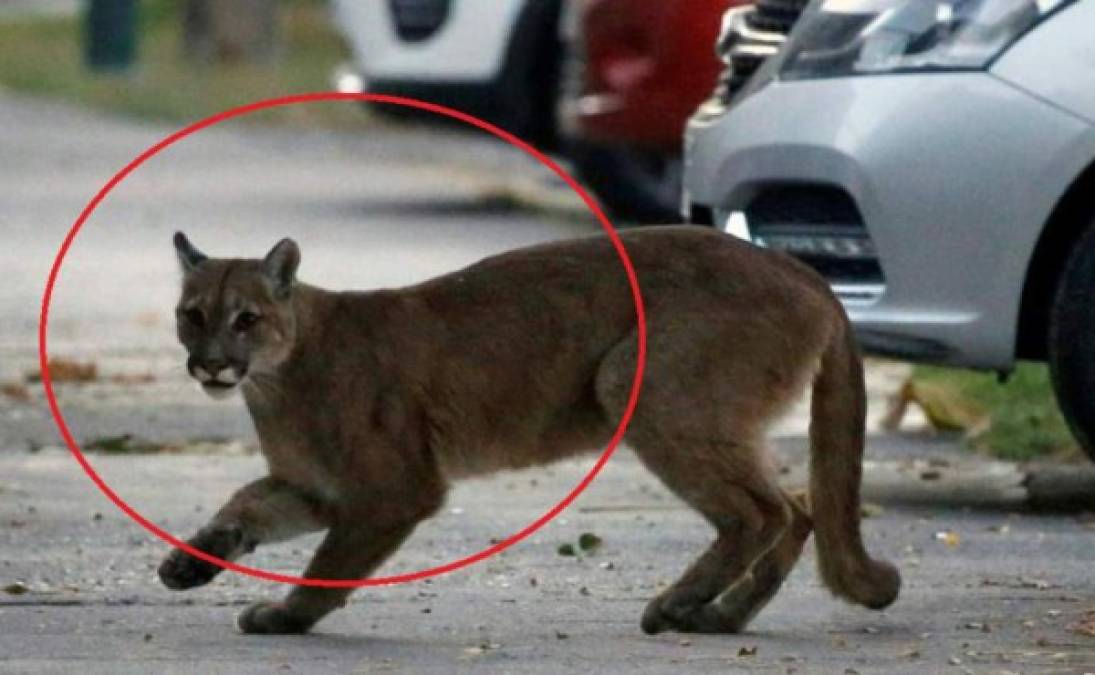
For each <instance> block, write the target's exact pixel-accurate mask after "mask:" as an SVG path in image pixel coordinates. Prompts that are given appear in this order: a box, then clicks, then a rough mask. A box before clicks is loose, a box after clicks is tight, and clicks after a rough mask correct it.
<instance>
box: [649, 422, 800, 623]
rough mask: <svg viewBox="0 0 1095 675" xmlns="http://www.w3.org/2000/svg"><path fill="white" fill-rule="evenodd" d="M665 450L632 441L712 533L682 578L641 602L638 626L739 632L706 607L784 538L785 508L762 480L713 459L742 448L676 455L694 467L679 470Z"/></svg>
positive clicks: (746, 577)
mask: <svg viewBox="0 0 1095 675" xmlns="http://www.w3.org/2000/svg"><path fill="white" fill-rule="evenodd" d="M664 447H666V446H661V447H658V448H655V449H651V448H650V447H649V446H647V445H646V444H645V443H641V442H638V443H636V452H637V453H638V454H639V456H640V457H641V458H642V459H643V461H644V463H646V464H647V465H648V466H649V467H650V468H651V469H652V470H653V471H654V472H655V473H657V474H658V475H659V477H660V478H661V479H662V481H663V482H664V483H665V484H666V485H667V486H668V487H669V488H670V489H671V490H672V491H673V492H674V493H676V494H677V495H678V496H679V497H681V499H683V500H684V501H685V502H687V503H688V504H689V505H690V506H692V507H693V508H695V509H696V510H697V511H699V512H700V513H701V514H702V515H703V516H704V518H706V519H707V521H708V522H709V523H711V525H712V526H713V527H714V528H715V531H716V536H715V541H714V542H713V543H712V544H711V545H710V546H709V547H708V549H707V550H706V551H705V552H704V553H703V554H702V555H701V556H700V557H699V558H698V559H696V561H695V562H694V563H692V565H691V566H690V567H689V568H688V569H687V571H685V573H684V574H683V575H682V576H681V577H680V579H678V580H677V581H676V582H675V583H674V584H673V585H672V586H670V587H669V588H668V589H666V590H665V591H664V592H663V593H662V594H661V595H659V596H658V597H656V598H654V599H653V600H652V601H651V602H650V603H649V604H648V605H647V608H646V610H645V612H644V613H643V618H642V624H641V625H642V628H643V630H644V631H646V632H647V633H658V632H661V631H664V630H678V631H683V632H700V633H723V632H736V631H737V630H740V627H738V626H734V625H731V623H729V622H727V621H726V620H725V618H724V616H723V615H722V614H721V613H719V612H712V611H710V607H711V606H712V603H713V601H715V598H717V597H718V596H719V595H720V594H722V593H723V592H724V591H725V590H726V589H727V588H729V587H731V586H733V585H735V584H746V583H750V582H751V581H752V580H751V579H750V574H749V573H750V570H751V569H752V568H753V566H754V564H755V563H756V562H757V561H758V560H761V559H762V556H766V555H768V554H769V551H770V549H772V548H773V546H775V545H776V544H777V542H778V541H779V540H780V539H781V538H782V537H784V532H785V531H786V530H787V527H788V524H789V523H790V522H791V518H792V516H791V512H790V508H789V507H788V505H787V503H786V501H785V500H784V499H783V498H782V495H781V494H780V492H779V490H778V489H777V488H775V487H774V486H772V485H771V484H770V483H769V482H768V481H767V480H764V479H763V478H762V479H760V480H754V479H752V478H751V474H750V473H749V472H744V471H739V470H737V469H738V467H735V466H734V465H735V462H734V461H732V460H730V461H719V460H718V459H713V458H718V457H726V456H728V455H734V454H737V453H739V452H745V453H748V452H750V451H749V450H748V449H744V448H741V447H735V446H732V445H729V444H712V445H708V446H706V447H705V448H704V449H703V450H704V451H703V452H702V453H698V454H699V455H700V456H701V457H703V459H700V460H696V458H695V456H693V457H691V458H681V461H683V462H684V463H691V462H695V464H693V465H692V466H690V467H686V468H685V469H684V470H683V471H681V470H678V468H679V467H677V466H674V462H672V461H670V462H668V463H667V462H666V459H667V458H669V457H673V456H676V457H680V453H677V452H673V451H672V450H670V451H669V452H665V451H664V450H663V448H664ZM676 447H678V448H679V447H681V446H680V445H677V446H676ZM693 447H695V446H693ZM667 464H668V465H667ZM773 593H774V589H773Z"/></svg>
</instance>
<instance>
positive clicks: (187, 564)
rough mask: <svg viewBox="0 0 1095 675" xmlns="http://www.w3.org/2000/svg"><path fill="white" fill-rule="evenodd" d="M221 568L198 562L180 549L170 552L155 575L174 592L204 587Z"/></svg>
mask: <svg viewBox="0 0 1095 675" xmlns="http://www.w3.org/2000/svg"><path fill="white" fill-rule="evenodd" d="M220 571H221V568H220V567H218V566H216V565H214V564H213V563H209V562H206V561H204V560H199V559H198V558H195V557H194V556H192V555H190V554H189V553H186V552H184V551H182V550H180V549H175V550H174V551H172V552H171V553H170V554H169V555H168V556H167V557H166V558H165V559H164V561H163V562H162V563H160V569H159V570H157V573H158V574H159V575H160V581H162V582H163V585H164V586H167V587H168V588H170V589H171V590H174V591H184V590H186V589H188V588H196V587H198V586H204V585H205V584H207V583H209V582H210V581H212V580H213V577H215V576H217V574H219V573H220Z"/></svg>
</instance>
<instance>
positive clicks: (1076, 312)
mask: <svg viewBox="0 0 1095 675" xmlns="http://www.w3.org/2000/svg"><path fill="white" fill-rule="evenodd" d="M720 44H722V42H720ZM727 98H728V97H720V96H719V95H716V96H715V97H714V98H713V99H712V100H711V101H709V102H708V103H706V104H705V105H704V106H703V107H701V109H700V110H699V111H698V112H697V113H696V114H695V116H694V117H693V118H692V119H691V121H690V122H689V124H688V128H687V131H686V140H685V153H686V168H685V179H684V183H685V193H684V200H683V201H684V204H683V209H684V212H685V215H686V217H688V218H689V219H690V220H691V221H692V222H697V223H709V224H713V225H716V226H718V227H722V228H726V229H728V230H730V231H731V232H733V233H735V234H737V235H739V236H742V237H745V238H749V239H751V240H752V241H754V242H755V243H757V244H759V245H762V246H768V247H771V248H778V249H783V250H785V251H788V252H790V253H792V254H794V255H796V256H799V257H800V258H802V259H803V260H805V261H806V262H808V263H810V264H811V265H813V266H814V267H815V268H817V269H818V270H820V271H821V273H822V274H824V275H825V276H826V277H828V278H829V279H830V281H831V283H832V285H833V287H834V289H835V290H836V291H837V293H838V294H839V295H840V297H841V298H842V299H843V301H844V303H845V306H846V307H847V309H848V312H849V314H850V316H851V318H852V320H853V321H854V323H855V324H856V327H857V330H858V333H859V336H860V338H861V343H862V344H863V346H864V347H865V349H867V350H868V351H871V352H875V353H881V354H886V355H892V356H897V357H901V358H908V359H912V360H919V361H927V362H934V363H941V364H948V365H959V366H971V367H976V368H982V369H993V370H997V371H999V372H1001V373H1006V372H1008V371H1009V370H1010V369H1011V368H1012V367H1013V365H1014V363H1015V361H1016V360H1017V359H1035V360H1042V359H1047V360H1048V361H1049V363H1050V367H1051V371H1052V375H1053V379H1054V384H1055V386H1056V389H1057V394H1058V399H1059V401H1060V403H1061V407H1062V409H1063V411H1064V413H1065V416H1066V418H1067V419H1068V420H1069V423H1070V424H1071V426H1072V427H1073V431H1074V432H1075V433H1076V435H1077V437H1078V439H1079V441H1080V443H1081V445H1083V447H1084V448H1085V449H1086V450H1087V452H1088V453H1089V454H1092V456H1093V457H1095V454H1093V453H1095V394H1093V392H1095V0H1075V1H1072V2H1069V1H1068V0H940V1H934V0H826V1H825V2H819V1H817V0H815V2H813V3H811V4H810V5H809V6H808V7H807V8H806V9H805V11H804V12H803V13H802V15H801V17H800V18H799V19H798V21H797V23H796V24H795V27H794V29H793V30H792V32H791V34H790V36H789V37H788V38H787V41H786V43H784V45H783V47H782V48H781V49H779V51H778V52H777V53H776V54H775V55H774V56H771V57H769V58H768V59H767V60H766V61H765V62H764V63H763V65H761V66H760V68H759V70H758V71H757V73H756V75H754V77H753V78H752V79H751V81H750V82H749V84H748V85H746V87H745V88H744V89H743V90H741V91H740V92H739V93H737V94H736V95H735V96H734V97H732V98H729V100H727Z"/></svg>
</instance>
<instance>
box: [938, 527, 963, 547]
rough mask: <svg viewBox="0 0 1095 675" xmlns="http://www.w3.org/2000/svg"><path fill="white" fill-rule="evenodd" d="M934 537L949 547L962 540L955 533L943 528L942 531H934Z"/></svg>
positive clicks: (956, 544)
mask: <svg viewBox="0 0 1095 675" xmlns="http://www.w3.org/2000/svg"><path fill="white" fill-rule="evenodd" d="M935 539H936V541H941V542H943V543H944V544H946V545H947V546H948V547H950V548H954V547H956V546H958V544H959V543H960V542H961V541H962V539H961V537H959V536H958V534H957V533H955V532H950V531H947V530H944V531H942V532H936V533H935Z"/></svg>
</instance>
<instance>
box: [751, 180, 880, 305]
mask: <svg viewBox="0 0 1095 675" xmlns="http://www.w3.org/2000/svg"><path fill="white" fill-rule="evenodd" d="M745 218H746V220H747V222H748V224H749V233H750V235H751V236H752V239H753V241H754V242H755V243H756V244H758V245H760V246H764V247H766V248H771V249H776V250H781V251H785V252H787V253H790V254H791V255H793V256H795V257H796V258H799V259H801V260H802V261H803V262H805V263H806V264H808V265H810V266H811V267H813V268H814V269H816V270H817V271H818V272H820V273H821V274H822V275H824V276H825V277H826V278H827V279H828V280H829V281H830V282H831V283H833V284H882V283H883V282H884V280H883V276H882V267H881V266H880V265H879V262H878V255H877V253H876V251H875V246H874V242H873V241H872V240H871V237H870V234H869V233H868V232H867V228H866V227H865V226H864V224H863V217H862V216H861V215H860V213H859V209H858V207H856V204H855V202H854V201H853V200H852V198H851V196H850V195H848V193H847V192H845V191H844V190H842V189H840V188H838V187H834V186H830V185H780V186H771V187H768V188H765V189H763V190H761V192H760V193H758V194H757V196H756V197H754V198H753V199H752V201H750V203H749V205H748V206H747V207H746V209H745Z"/></svg>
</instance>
